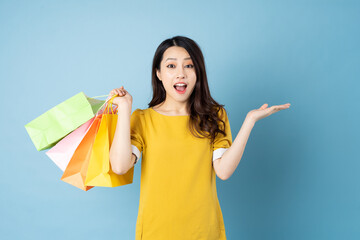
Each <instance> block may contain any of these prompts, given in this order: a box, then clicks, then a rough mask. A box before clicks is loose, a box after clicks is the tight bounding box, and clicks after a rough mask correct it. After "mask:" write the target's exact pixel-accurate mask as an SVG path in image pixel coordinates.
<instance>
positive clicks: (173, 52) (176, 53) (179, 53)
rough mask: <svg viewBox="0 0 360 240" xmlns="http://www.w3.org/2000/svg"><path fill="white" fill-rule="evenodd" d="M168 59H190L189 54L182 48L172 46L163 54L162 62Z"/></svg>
mask: <svg viewBox="0 0 360 240" xmlns="http://www.w3.org/2000/svg"><path fill="white" fill-rule="evenodd" d="M168 58H176V59H177V60H183V59H184V58H190V54H189V53H188V52H187V51H186V49H185V48H183V47H178V46H173V47H169V48H168V49H166V50H165V52H164V55H163V61H166V60H167V59H168Z"/></svg>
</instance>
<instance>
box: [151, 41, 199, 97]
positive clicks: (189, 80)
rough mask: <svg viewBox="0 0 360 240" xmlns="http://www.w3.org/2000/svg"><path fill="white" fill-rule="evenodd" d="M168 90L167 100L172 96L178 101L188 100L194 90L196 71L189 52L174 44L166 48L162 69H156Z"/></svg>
mask: <svg viewBox="0 0 360 240" xmlns="http://www.w3.org/2000/svg"><path fill="white" fill-rule="evenodd" d="M156 75H157V77H158V78H159V79H160V80H161V82H162V84H163V86H164V88H165V90H166V100H169V98H171V99H172V100H175V101H178V102H186V101H187V99H188V98H189V97H190V95H191V93H192V92H193V90H194V87H195V83H196V73H195V67H194V64H193V61H192V60H191V59H190V55H189V53H188V52H187V51H186V50H185V49H184V48H182V47H178V46H173V47H169V48H168V49H166V51H165V52H164V55H163V59H162V61H161V63H160V70H157V71H156ZM179 82H182V83H185V84H186V88H184V87H181V86H179V87H177V89H178V90H177V89H176V88H175V87H174V85H175V84H176V83H179Z"/></svg>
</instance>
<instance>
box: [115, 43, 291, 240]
mask: <svg viewBox="0 0 360 240" xmlns="http://www.w3.org/2000/svg"><path fill="white" fill-rule="evenodd" d="M152 88H153V98H152V100H151V102H150V103H149V104H148V105H149V108H147V109H136V110H135V111H134V112H133V113H132V114H131V107H132V96H131V95H130V93H129V92H128V91H126V90H125V89H124V87H123V86H122V87H121V88H117V89H113V90H112V91H111V92H110V95H112V96H113V95H119V97H116V98H114V101H113V103H114V104H116V105H118V115H119V116H118V122H117V127H116V132H115V135H114V140H113V143H112V146H111V149H110V162H111V168H112V170H113V171H114V172H115V173H117V174H125V173H126V172H127V171H128V170H129V169H131V168H132V167H134V165H135V164H136V162H137V160H138V159H139V158H140V155H141V153H142V164H141V185H140V202H139V211H138V218H137V223H136V236H135V239H136V240H140V239H146V240H149V239H154V240H158V239H171V240H178V239H179V240H184V239H186V240H187V239H196V240H198V239H206V240H219V239H221V240H222V239H226V235H225V226H224V221H223V216H222V212H221V208H220V205H219V200H218V197H217V191H216V176H215V175H217V176H218V177H219V178H220V179H222V180H226V179H228V178H229V177H230V176H231V175H232V174H233V172H234V171H235V169H236V167H237V165H238V164H239V162H240V159H241V157H242V154H243V152H244V149H245V145H246V142H247V140H248V137H249V135H250V132H251V130H252V128H253V126H254V124H255V122H256V121H258V120H259V119H262V118H264V117H267V116H269V115H271V114H273V113H275V112H277V111H279V110H282V109H286V108H289V106H290V104H284V105H278V106H272V107H270V108H268V107H267V104H264V105H263V106H261V107H260V108H259V109H255V110H252V111H250V112H249V113H248V114H247V116H246V118H245V121H244V123H243V125H242V127H241V129H240V131H239V133H238V135H237V137H236V139H235V141H234V142H232V136H231V130H230V123H229V119H228V116H227V113H226V111H225V109H224V105H220V104H219V103H217V102H216V101H215V100H214V99H213V98H212V97H211V95H210V91H209V86H208V81H207V76H206V71H205V63H204V57H203V54H202V52H201V50H200V48H199V46H198V45H197V44H196V42H194V41H193V40H191V39H189V38H187V37H183V36H176V37H173V38H170V39H166V40H165V41H163V42H162V43H161V44H160V45H159V47H158V48H157V50H156V52H155V56H154V59H153V66H152Z"/></svg>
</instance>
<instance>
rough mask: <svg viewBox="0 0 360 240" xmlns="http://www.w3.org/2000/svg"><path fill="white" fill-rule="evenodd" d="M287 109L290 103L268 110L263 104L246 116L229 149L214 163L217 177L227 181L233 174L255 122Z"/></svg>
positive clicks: (266, 105)
mask: <svg viewBox="0 0 360 240" xmlns="http://www.w3.org/2000/svg"><path fill="white" fill-rule="evenodd" d="M289 107H290V103H286V104H283V105H274V106H271V107H269V108H268V104H264V105H262V106H261V107H260V108H258V109H254V110H251V111H250V112H249V113H248V114H247V115H246V118H245V120H244V122H243V124H242V126H241V128H240V130H239V133H238V134H237V136H236V138H235V140H234V141H233V143H232V145H231V146H230V148H229V149H227V150H226V152H225V153H224V154H223V155H222V157H221V158H219V159H218V160H215V161H214V170H215V172H216V174H217V176H219V178H220V179H222V180H227V179H228V178H229V177H231V175H232V174H233V173H234V171H235V169H236V168H237V166H238V164H239V162H240V160H241V158H242V155H243V153H244V150H245V146H246V143H247V141H248V139H249V136H250V133H251V130H252V128H253V127H254V125H255V123H256V122H257V121H259V120H260V119H263V118H265V117H268V116H270V115H271V114H273V113H275V112H278V111H280V110H283V109H287V108H289Z"/></svg>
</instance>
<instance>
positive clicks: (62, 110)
mask: <svg viewBox="0 0 360 240" xmlns="http://www.w3.org/2000/svg"><path fill="white" fill-rule="evenodd" d="M103 103H104V101H103V100H97V99H93V98H89V97H87V96H86V95H85V94H84V93H83V92H80V93H78V94H76V95H75V96H73V97H71V98H69V99H67V100H65V101H64V102H62V103H60V104H58V105H57V106H55V107H53V108H51V109H50V110H48V111H47V112H45V113H44V114H42V115H40V116H39V117H37V118H35V119H34V120H32V121H31V122H29V123H28V124H26V125H25V128H26V130H27V132H28V134H29V136H30V138H31V140H32V142H33V143H34V145H35V147H36V149H37V150H38V151H41V150H44V149H48V148H50V147H52V146H54V145H55V144H56V143H57V142H59V141H60V140H61V139H62V138H63V137H65V136H66V135H67V134H69V133H70V132H72V131H74V130H75V129H76V128H78V127H79V126H80V125H82V124H84V123H85V122H87V121H88V120H89V119H91V118H92V117H94V115H95V113H96V112H97V111H98V109H99V108H100V107H101V106H102V105H103Z"/></svg>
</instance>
